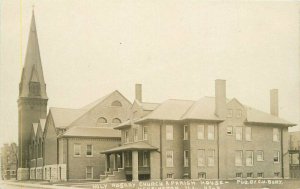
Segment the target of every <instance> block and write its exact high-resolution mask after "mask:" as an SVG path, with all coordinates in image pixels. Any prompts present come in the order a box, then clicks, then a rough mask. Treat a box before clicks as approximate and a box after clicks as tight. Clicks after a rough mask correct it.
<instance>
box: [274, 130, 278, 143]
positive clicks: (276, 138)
mask: <svg viewBox="0 0 300 189" xmlns="http://www.w3.org/2000/svg"><path fill="white" fill-rule="evenodd" d="M273 141H274V142H278V141H279V129H278V128H273Z"/></svg>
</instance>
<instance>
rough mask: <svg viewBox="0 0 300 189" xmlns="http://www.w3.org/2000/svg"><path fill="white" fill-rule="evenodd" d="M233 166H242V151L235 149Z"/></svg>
mask: <svg viewBox="0 0 300 189" xmlns="http://www.w3.org/2000/svg"><path fill="white" fill-rule="evenodd" d="M235 166H243V151H242V150H237V151H235Z"/></svg>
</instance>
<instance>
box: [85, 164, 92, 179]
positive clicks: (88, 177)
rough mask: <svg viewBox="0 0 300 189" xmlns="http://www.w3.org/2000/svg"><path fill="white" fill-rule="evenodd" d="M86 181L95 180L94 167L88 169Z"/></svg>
mask: <svg viewBox="0 0 300 189" xmlns="http://www.w3.org/2000/svg"><path fill="white" fill-rule="evenodd" d="M86 179H93V167H91V166H87V167H86Z"/></svg>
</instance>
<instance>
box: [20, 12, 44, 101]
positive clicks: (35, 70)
mask: <svg viewBox="0 0 300 189" xmlns="http://www.w3.org/2000/svg"><path fill="white" fill-rule="evenodd" d="M32 79H34V80H32ZM33 82H34V83H35V85H36V86H37V85H38V88H39V93H38V95H37V93H35V95H34V96H36V97H40V98H43V99H47V93H46V84H45V81H44V74H43V68H42V63H41V56H40V49H39V43H38V36H37V30H36V23H35V16H34V8H33V9H32V17H31V24H30V30H29V37H28V44H27V49H26V56H25V64H24V67H23V71H22V78H21V82H20V94H19V96H20V97H29V96H32V95H30V83H33Z"/></svg>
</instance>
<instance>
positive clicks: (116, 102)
mask: <svg viewBox="0 0 300 189" xmlns="http://www.w3.org/2000/svg"><path fill="white" fill-rule="evenodd" d="M111 106H118V107H121V106H122V103H121V102H120V101H118V100H116V101H113V102H112V103H111Z"/></svg>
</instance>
